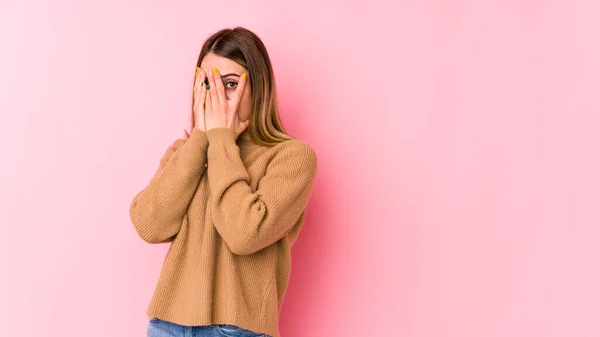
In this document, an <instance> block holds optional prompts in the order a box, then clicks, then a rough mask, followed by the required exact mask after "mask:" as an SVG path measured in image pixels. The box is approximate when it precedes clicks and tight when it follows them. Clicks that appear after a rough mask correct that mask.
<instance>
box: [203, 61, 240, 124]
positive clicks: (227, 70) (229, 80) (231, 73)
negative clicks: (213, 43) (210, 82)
mask: <svg viewBox="0 0 600 337" xmlns="http://www.w3.org/2000/svg"><path fill="white" fill-rule="evenodd" d="M200 68H202V70H204V72H206V73H209V72H211V71H212V69H213V68H217V69H218V70H219V73H221V79H222V80H223V88H224V89H225V96H226V97H227V99H228V100H231V99H233V97H234V96H235V91H236V90H237V87H238V82H239V81H240V76H242V73H246V75H248V69H246V68H244V67H242V66H241V65H239V64H238V63H237V62H235V61H232V60H230V59H228V58H225V57H223V56H220V55H217V54H214V53H208V54H206V56H204V58H203V59H202V63H201V64H200ZM250 90H251V88H250V81H249V80H246V88H245V89H244V93H243V94H242V99H241V100H240V102H239V104H238V110H237V111H238V116H239V118H240V120H241V121H242V122H243V121H246V120H247V119H248V118H249V117H250V108H251V103H252V102H251V95H250V93H251V91H250Z"/></svg>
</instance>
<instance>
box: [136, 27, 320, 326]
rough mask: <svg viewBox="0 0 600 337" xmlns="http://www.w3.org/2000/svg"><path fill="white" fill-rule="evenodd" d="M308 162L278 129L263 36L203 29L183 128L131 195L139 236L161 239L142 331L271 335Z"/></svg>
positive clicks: (307, 149) (299, 144)
mask: <svg viewBox="0 0 600 337" xmlns="http://www.w3.org/2000/svg"><path fill="white" fill-rule="evenodd" d="M316 170H317V157H316V154H315V151H314V150H313V149H312V147H311V146H310V145H308V144H307V143H305V142H303V141H300V140H296V139H294V138H292V137H291V136H289V135H287V134H286V133H285V131H284V129H283V126H282V124H281V121H280V119H279V116H278V107H277V95H276V90H275V79H274V76H273V69H272V67H271V62H270V59H269V56H268V54H267V51H266V49H265V46H264V45H263V43H262V41H261V40H260V39H259V38H258V37H257V36H256V35H255V34H254V33H252V32H250V31H249V30H247V29H244V28H241V27H237V28H235V29H223V30H221V31H219V32H217V33H215V34H214V35H212V36H211V37H210V38H208V40H207V41H206V42H205V43H204V46H203V47H202V50H201V52H200V56H199V58H198V63H197V70H196V77H195V82H194V90H193V106H192V116H191V127H190V131H189V132H188V131H186V135H185V136H184V137H182V138H181V139H177V140H176V141H175V142H174V143H173V144H172V145H171V146H170V147H169V148H168V149H167V150H166V152H165V154H164V156H163V157H162V159H161V160H160V164H159V167H158V170H157V171H156V173H155V175H154V177H153V178H152V179H151V180H150V182H149V184H148V186H146V187H145V188H144V189H143V190H142V191H141V192H139V193H138V194H137V195H136V196H135V198H134V199H133V201H132V202H131V206H130V216H131V221H132V222H133V225H134V226H135V229H136V230H137V232H138V234H139V235H140V237H141V238H142V239H143V240H145V241H147V242H149V243H164V242H169V243H170V248H169V251H168V253H167V256H166V258H165V261H164V264H163V268H162V272H161V275H160V278H159V280H158V284H157V286H156V290H155V292H154V295H153V297H152V300H151V302H150V305H149V308H148V310H147V314H148V315H149V317H150V322H149V325H148V330H147V333H148V336H151V337H158V336H161V337H162V336H174V337H175V336H182V337H183V336H198V337H200V336H220V337H223V336H229V337H245V336H272V337H279V326H278V318H279V313H280V310H281V305H282V303H283V297H284V294H285V291H286V288H287V285H288V281H289V276H290V267H291V265H290V263H291V256H290V248H291V247H292V245H293V244H294V242H295V241H296V239H297V237H298V234H299V232H300V228H301V226H302V223H303V220H304V215H305V208H306V204H307V202H308V199H309V197H310V194H311V190H312V185H313V181H314V177H315V174H316Z"/></svg>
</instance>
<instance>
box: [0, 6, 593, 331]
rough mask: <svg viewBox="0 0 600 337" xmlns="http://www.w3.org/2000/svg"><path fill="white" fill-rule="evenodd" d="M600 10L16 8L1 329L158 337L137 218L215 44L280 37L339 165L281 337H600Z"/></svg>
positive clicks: (289, 72) (292, 99) (330, 165)
mask: <svg viewBox="0 0 600 337" xmlns="http://www.w3.org/2000/svg"><path fill="white" fill-rule="evenodd" d="M599 17H600V2H598V1H595V0H588V1H583V0H582V1H566V0H565V1H534V0H529V1H522V0H519V1H517V0H512V1H474V0H472V1H458V0H456V1H433V0H426V1H425V0H424V1H392V0H390V1H382V0H370V1H364V2H359V1H354V2H353V3H351V2H349V1H341V0H340V1H327V2H320V1H316V0H310V1H307V0H304V1H296V2H293V3H290V2H284V1H227V2H219V1H203V2H200V1H197V2H192V1H179V2H171V3H170V4H168V2H165V1H122V0H121V1H116V0H111V1H106V0H104V1H99V0H94V1H64V0H63V1H31V0H28V1H23V0H3V1H2V2H1V3H0V42H1V46H2V50H1V53H0V78H1V79H0V93H1V94H0V112H1V114H0V144H1V145H0V146H1V147H2V149H1V152H0V153H1V155H2V162H1V165H0V191H1V193H0V225H1V230H2V232H1V238H2V243H1V244H0V270H1V271H0V273H1V274H0V336H7V337H8V336H11V337H14V336H19V337H20V336H45V337H54V336H82V335H85V336H90V337H91V336H143V335H144V334H145V329H146V324H147V319H146V316H145V310H146V307H147V304H148V302H149V300H150V296H151V294H152V291H153V289H154V286H155V282H156V281H157V278H158V273H159V271H160V267H161V264H162V259H163V256H164V254H165V252H166V250H167V248H168V246H167V245H149V244H146V243H144V242H143V241H142V240H141V239H140V238H139V237H138V236H137V234H136V233H135V230H134V228H133V226H132V225H131V223H130V220H129V218H128V207H129V203H130V201H131V199H132V197H133V195H134V194H135V193H136V192H137V191H139V190H140V189H141V188H143V187H144V186H145V184H146V183H147V182H148V181H149V179H150V177H151V175H152V174H153V173H154V170H155V169H156V166H157V164H158V160H159V158H160V156H161V155H162V153H163V151H164V150H165V148H166V147H167V146H168V145H169V144H170V143H171V142H172V140H173V139H174V138H175V137H178V136H180V135H181V134H182V129H183V128H184V127H186V126H187V123H188V119H189V116H188V113H187V112H188V111H189V106H190V100H191V96H190V90H191V81H192V76H193V72H194V63H195V61H196V57H197V53H198V51H199V49H200V46H201V44H202V42H203V41H204V39H205V38H206V37H207V36H208V35H209V34H211V33H213V32H215V31H216V30H218V29H220V28H223V27H234V26H236V25H242V26H245V27H247V28H249V29H251V30H253V31H255V32H256V33H257V34H258V35H259V36H260V37H261V38H262V39H263V40H264V42H265V44H266V46H267V48H268V50H269V52H270V55H271V57H272V61H273V64H274V68H275V72H276V75H277V84H278V87H279V94H280V103H281V105H282V108H283V112H282V118H283V120H284V123H285V125H286V126H287V128H288V129H289V130H290V131H291V132H292V134H294V135H296V136H297V137H298V138H301V139H304V140H306V141H307V142H309V143H310V144H312V145H313V147H314V148H315V149H316V150H317V153H318V155H319V159H320V165H319V173H318V177H317V180H316V185H315V188H314V194H313V198H312V199H311V202H310V205H309V211H308V212H309V215H308V219H307V221H306V223H305V227H304V229H303V232H302V235H301V236H300V239H299V241H298V243H297V245H296V246H294V250H293V258H294V260H293V266H294V267H293V271H292V280H291V284H290V287H289V290H288V293H287V295H286V300H285V305H284V309H283V313H282V317H281V320H280V321H281V331H282V335H283V336H286V337H294V336H295V337H300V336H371V335H381V336H384V335H385V336H410V337H442V336H448V337H471V336H472V337H481V336H498V337H500V336H511V337H520V336H544V337H554V336H556V337H558V336H561V337H563V336H577V337H586V336H600V318H599V312H600V290H599V287H600V260H599V258H600V239H599V237H600V226H599V225H600V215H599V206H598V205H599V202H600V192H599V191H600V178H599V174H598V172H600V158H599V151H598V149H599V145H600V134H599V132H598V129H599V122H600V117H599V115H598V112H599V108H600V101H599V99H598V98H599V97H598V91H599V88H600V38H599V36H600V35H599V32H600V20H599V19H598V18H599Z"/></svg>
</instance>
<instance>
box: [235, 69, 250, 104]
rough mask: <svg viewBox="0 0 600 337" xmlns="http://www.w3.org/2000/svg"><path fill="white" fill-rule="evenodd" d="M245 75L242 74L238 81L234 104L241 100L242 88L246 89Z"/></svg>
mask: <svg viewBox="0 0 600 337" xmlns="http://www.w3.org/2000/svg"><path fill="white" fill-rule="evenodd" d="M246 77H247V75H246V73H242V76H240V81H239V83H238V85H237V88H236V89H235V101H236V103H237V102H239V101H241V100H242V96H243V95H244V88H246V81H247V79H246Z"/></svg>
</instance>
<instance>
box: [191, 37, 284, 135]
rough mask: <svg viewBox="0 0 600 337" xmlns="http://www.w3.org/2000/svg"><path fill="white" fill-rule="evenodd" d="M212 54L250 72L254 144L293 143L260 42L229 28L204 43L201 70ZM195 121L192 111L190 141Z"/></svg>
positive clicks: (268, 62) (251, 119) (251, 124)
mask: <svg viewBox="0 0 600 337" xmlns="http://www.w3.org/2000/svg"><path fill="white" fill-rule="evenodd" d="M208 53H214V54H216V55H219V56H222V57H225V58H228V59H230V60H232V61H234V62H237V63H238V64H240V65H241V66H243V67H245V68H246V69H248V79H249V80H250V86H251V88H252V94H251V110H250V125H249V126H248V129H249V130H248V133H249V134H250V136H251V137H252V140H253V141H254V142H255V143H257V144H259V145H266V146H273V145H276V144H278V143H280V142H283V141H285V140H288V139H292V138H293V137H292V136H290V135H289V134H287V132H286V131H285V129H284V128H283V125H282V123H281V120H280V118H279V107H278V104H277V90H276V87H275V76H274V75H273V67H272V66H271V60H270V58H269V54H268V53H267V49H266V48H265V45H264V44H263V42H262V41H261V40H260V38H259V37H258V36H257V35H256V34H254V33H253V32H251V31H249V30H248V29H245V28H242V27H236V28H233V29H230V28H225V29H222V30H220V31H218V32H216V33H214V34H213V35H211V36H210V37H209V38H208V39H207V40H206V41H205V42H204V45H203V46H202V50H201V51H200V55H199V56H198V62H197V64H196V66H197V67H200V64H202V60H203V59H204V57H205V56H206V55H207V54H208ZM192 106H193V104H192ZM194 119H195V118H194V112H193V108H192V117H191V125H190V132H188V131H186V132H185V133H186V136H187V137H189V135H190V133H191V130H192V129H193V128H194V125H195V120H194Z"/></svg>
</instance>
